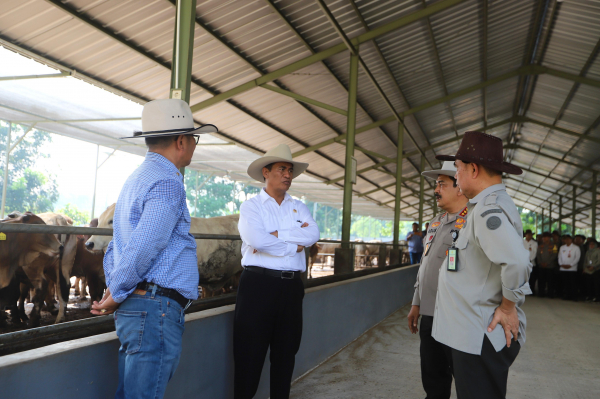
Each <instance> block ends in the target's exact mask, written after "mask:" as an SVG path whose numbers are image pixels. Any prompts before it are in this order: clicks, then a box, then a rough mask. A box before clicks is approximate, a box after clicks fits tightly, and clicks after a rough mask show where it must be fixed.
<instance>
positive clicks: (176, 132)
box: [121, 98, 219, 139]
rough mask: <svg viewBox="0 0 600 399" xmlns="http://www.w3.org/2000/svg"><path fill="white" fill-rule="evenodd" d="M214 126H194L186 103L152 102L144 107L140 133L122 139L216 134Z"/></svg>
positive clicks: (174, 101)
mask: <svg viewBox="0 0 600 399" xmlns="http://www.w3.org/2000/svg"><path fill="white" fill-rule="evenodd" d="M218 131H219V130H218V129H217V127H216V126H215V125H209V124H207V125H201V126H199V127H195V126H194V117H193V116H192V110H191V109H190V106H189V105H188V103H186V102H185V101H183V100H178V99H174V98H170V99H165V100H154V101H150V102H148V103H146V104H145V105H144V110H143V111H142V131H141V132H134V133H133V136H130V137H121V138H122V139H134V138H135V139H138V138H142V137H165V136H180V135H182V134H184V135H188V134H203V133H217V132H218Z"/></svg>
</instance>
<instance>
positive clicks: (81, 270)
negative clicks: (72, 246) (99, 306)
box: [73, 236, 106, 302]
mask: <svg viewBox="0 0 600 399" xmlns="http://www.w3.org/2000/svg"><path fill="white" fill-rule="evenodd" d="M88 238H89V237H87V238H86V237H85V236H77V254H76V255H75V263H74V265H73V275H74V276H78V277H79V278H81V290H80V296H81V298H85V291H86V285H87V286H88V287H89V288H90V298H91V300H92V302H93V301H100V300H101V299H102V295H103V293H104V290H105V289H106V280H105V277H104V266H103V260H104V254H103V253H102V252H99V251H95V252H91V251H88V250H87V249H86V248H85V242H86V241H87V240H88Z"/></svg>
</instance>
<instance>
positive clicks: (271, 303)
mask: <svg viewBox="0 0 600 399" xmlns="http://www.w3.org/2000/svg"><path fill="white" fill-rule="evenodd" d="M303 298H304V284H303V283H302V280H300V279H292V280H286V279H282V278H281V277H272V276H266V275H262V274H258V273H254V272H250V271H244V272H243V273H242V276H241V278H240V285H239V288H238V294H237V300H236V305H235V316H234V323H233V357H234V361H235V377H234V398H235V399H251V398H253V397H254V395H255V394H256V390H257V389H258V383H259V381H260V374H261V372H262V368H263V364H264V362H265V356H266V354H267V350H268V349H269V348H271V355H270V360H271V399H286V398H289V396H290V387H291V383H292V373H293V371H294V364H295V357H296V353H297V352H298V349H299V348H300V339H301V338H302V300H303Z"/></svg>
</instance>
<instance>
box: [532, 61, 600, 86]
mask: <svg viewBox="0 0 600 399" xmlns="http://www.w3.org/2000/svg"><path fill="white" fill-rule="evenodd" d="M529 67H530V68H531V74H532V75H543V74H547V75H551V76H556V77H558V78H561V79H566V80H570V81H572V82H576V83H579V84H583V85H588V86H593V87H599V88H600V80H597V79H592V78H586V77H584V76H580V75H577V74H574V73H569V72H565V71H559V70H558V69H553V68H548V67H545V66H542V65H529Z"/></svg>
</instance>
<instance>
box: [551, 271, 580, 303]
mask: <svg viewBox="0 0 600 399" xmlns="http://www.w3.org/2000/svg"><path fill="white" fill-rule="evenodd" d="M577 277H578V276H577V272H562V271H561V272H558V275H557V276H556V278H557V287H558V292H559V294H558V295H559V296H562V297H563V298H564V299H576V298H577Z"/></svg>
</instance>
